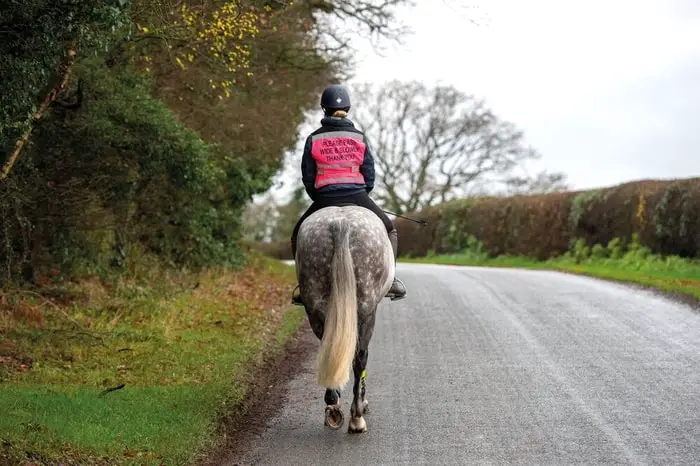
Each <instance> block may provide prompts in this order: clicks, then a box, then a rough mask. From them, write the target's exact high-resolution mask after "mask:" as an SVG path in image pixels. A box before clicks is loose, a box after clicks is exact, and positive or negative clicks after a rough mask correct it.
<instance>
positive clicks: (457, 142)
mask: <svg viewBox="0 0 700 466" xmlns="http://www.w3.org/2000/svg"><path fill="white" fill-rule="evenodd" d="M354 94H355V95H356V97H355V101H356V102H362V105H356V107H355V118H356V119H357V121H358V123H359V124H360V125H361V126H362V127H363V129H364V130H365V131H366V133H367V136H368V138H369V141H370V147H371V149H372V151H373V153H374V154H375V165H376V169H377V181H378V182H377V184H376V188H375V193H376V194H375V197H376V198H377V200H378V201H379V202H380V203H381V204H383V206H384V207H385V208H387V209H390V210H392V211H394V212H396V213H399V214H401V213H406V212H411V211H415V210H418V209H421V208H424V207H427V206H430V205H434V204H436V203H438V202H446V201H448V200H450V199H452V198H454V197H457V196H460V195H464V194H465V193H466V192H468V190H469V188H470V187H472V186H473V185H475V184H476V183H478V182H480V181H483V180H484V179H486V178H495V179H505V178H507V177H508V175H509V173H511V171H512V170H513V169H514V168H516V167H518V166H519V165H520V164H522V163H524V162H525V161H528V160H534V159H537V158H539V154H538V153H537V152H536V151H535V150H534V149H532V148H531V147H529V146H527V145H525V143H524V137H523V133H522V131H519V130H518V129H517V128H516V127H515V126H514V125H513V124H512V123H509V122H506V121H502V120H500V119H499V118H498V117H496V115H495V114H494V113H493V111H492V110H491V109H489V108H487V107H486V105H485V103H484V102H483V101H482V100H479V99H476V98H475V97H473V96H470V95H466V94H464V93H462V92H460V91H459V90H457V89H455V88H454V87H451V86H442V85H441V86H436V87H434V88H428V87H426V86H425V85H423V84H421V83H419V82H415V81H413V82H399V81H391V82H388V83H385V84H383V85H379V86H376V87H374V86H371V85H367V84H365V85H360V86H358V87H357V88H356V89H355V92H354Z"/></svg>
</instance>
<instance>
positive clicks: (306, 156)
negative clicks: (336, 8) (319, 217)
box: [301, 136, 316, 201]
mask: <svg viewBox="0 0 700 466" xmlns="http://www.w3.org/2000/svg"><path fill="white" fill-rule="evenodd" d="M301 181H302V182H303V183H304V188H305V189H306V194H308V195H309V197H310V198H311V200H312V201H315V200H316V188H315V187H314V183H315V182H316V161H315V160H314V158H313V157H311V136H309V137H308V138H306V144H304V153H303V154H302V156H301Z"/></svg>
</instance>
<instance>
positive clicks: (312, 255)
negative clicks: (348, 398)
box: [294, 205, 396, 433]
mask: <svg viewBox="0 0 700 466" xmlns="http://www.w3.org/2000/svg"><path fill="white" fill-rule="evenodd" d="M294 260H295V263H296V274H297V280H298V283H299V292H300V294H301V298H302V301H303V303H304V308H305V311H306V316H307V318H308V321H309V324H310V326H311V329H312V331H313V333H314V334H315V335H316V337H317V338H318V339H319V340H320V341H321V343H320V347H319V349H318V354H317V358H316V377H317V382H318V384H319V385H321V386H322V387H325V389H326V391H325V396H324V401H325V403H326V409H325V419H324V425H325V426H327V427H328V428H330V429H332V430H337V429H340V428H341V427H342V425H343V421H344V416H343V411H342V408H341V405H340V395H341V390H342V389H343V387H344V386H345V385H346V384H347V382H348V381H349V380H350V367H351V366H352V370H353V374H354V377H355V380H354V384H353V390H352V391H353V400H352V404H351V405H350V420H349V422H348V432H349V433H362V432H367V423H366V421H365V419H364V414H366V413H368V412H369V403H368V401H367V398H366V396H365V394H366V385H367V383H366V382H367V379H366V377H367V372H366V367H367V358H368V349H369V343H370V340H371V339H372V334H373V332H374V324H375V317H376V313H377V306H378V305H379V303H380V302H381V300H382V299H383V298H384V296H385V295H386V293H387V292H388V291H389V289H390V287H391V284H392V281H393V277H394V272H395V267H396V265H395V261H394V255H393V252H392V249H391V243H390V242H389V237H388V235H387V233H386V229H385V227H384V225H383V224H382V221H381V220H380V219H379V217H377V215H376V214H374V213H373V212H372V211H370V210H369V209H366V208H364V207H359V206H353V205H347V206H337V207H336V206H333V207H325V208H323V209H320V210H319V211H317V212H314V213H313V214H312V215H310V216H309V217H308V218H307V219H306V220H305V221H304V223H303V224H302V225H301V227H300V229H299V235H298V239H297V251H296V257H295V258H294Z"/></svg>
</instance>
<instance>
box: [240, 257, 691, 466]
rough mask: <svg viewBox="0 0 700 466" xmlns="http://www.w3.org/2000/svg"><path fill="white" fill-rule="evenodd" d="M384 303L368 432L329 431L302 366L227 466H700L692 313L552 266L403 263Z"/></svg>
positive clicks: (310, 374)
mask: <svg viewBox="0 0 700 466" xmlns="http://www.w3.org/2000/svg"><path fill="white" fill-rule="evenodd" d="M399 276H400V277H401V278H403V279H404V281H405V283H406V285H407V287H408V289H409V293H410V296H409V297H408V298H406V299H405V300H403V301H398V302H395V303H390V302H387V303H386V304H383V305H382V306H380V309H379V314H378V319H377V327H376V330H375V335H374V338H373V340H372V343H371V345H370V351H369V363H368V369H367V374H368V375H367V398H368V400H369V403H370V409H371V413H370V414H368V416H367V417H366V420H367V424H368V428H369V432H368V433H366V434H361V435H350V434H347V432H346V429H347V420H348V417H349V414H348V408H349V402H350V399H349V398H351V397H352V387H351V385H348V386H347V387H346V388H345V391H344V398H343V404H344V407H345V412H346V416H345V425H344V426H343V428H342V429H341V430H338V431H330V430H328V429H327V428H325V427H324V426H323V411H324V403H323V389H322V388H320V387H317V386H316V384H315V379H314V359H313V358H314V357H315V354H313V355H311V356H310V357H309V358H308V360H307V361H306V362H305V363H304V364H303V365H302V367H301V368H300V371H299V374H298V376H296V378H294V379H293V380H291V381H290V382H289V385H288V387H289V390H288V392H287V394H286V397H285V398H284V399H280V400H279V402H281V403H283V408H282V409H281V410H280V411H279V412H278V414H277V416H276V417H275V418H274V419H272V420H271V421H270V422H269V424H268V427H267V429H266V430H265V432H264V434H263V435H262V436H261V437H260V438H259V439H258V441H256V442H255V448H254V453H253V454H252V455H250V456H248V457H247V458H244V459H243V460H242V461H239V462H237V463H236V464H256V465H334V466H335V465H359V464H362V465H375V464H376V465H403V464H430V465H441V466H442V465H448V464H528V465H530V464H557V465H559V464H574V463H577V464H635V465H637V464H663V465H671V464H695V465H698V464H700V313H698V312H697V311H696V310H693V309H691V308H690V307H689V306H687V305H683V304H678V303H674V302H672V301H669V300H667V299H664V298H661V297H658V296H656V295H654V294H652V293H651V292H648V291H640V290H637V289H634V288H631V287H627V286H624V285H618V284H614V283H609V282H603V281H599V280H595V279H590V278H585V277H580V276H574V275H568V274H561V273H556V272H546V271H521V270H501V269H481V268H460V267H451V266H433V265H408V264H400V265H399Z"/></svg>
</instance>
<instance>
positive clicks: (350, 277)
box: [316, 219, 357, 389]
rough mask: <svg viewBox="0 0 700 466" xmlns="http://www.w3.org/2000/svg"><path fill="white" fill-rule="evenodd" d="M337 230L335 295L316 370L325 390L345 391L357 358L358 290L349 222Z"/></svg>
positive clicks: (333, 274)
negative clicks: (351, 251)
mask: <svg viewBox="0 0 700 466" xmlns="http://www.w3.org/2000/svg"><path fill="white" fill-rule="evenodd" d="M333 226H335V227H336V228H333ZM333 226H331V230H332V233H333V244H334V251H333V259H332V262H331V294H330V298H329V300H328V313H327V315H326V322H325V325H324V327H323V339H321V347H320V348H319V352H318V358H317V360H316V367H317V373H318V383H319V384H320V385H321V386H323V387H326V388H335V389H341V388H342V387H343V386H345V384H346V383H347V382H348V380H349V378H350V367H351V365H352V361H353V359H354V358H355V347H356V345H357V286H356V283H355V270H354V267H353V261H352V256H351V255H350V228H349V225H348V222H347V221H346V220H343V219H340V220H339V221H338V222H337V223H335V225H333Z"/></svg>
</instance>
